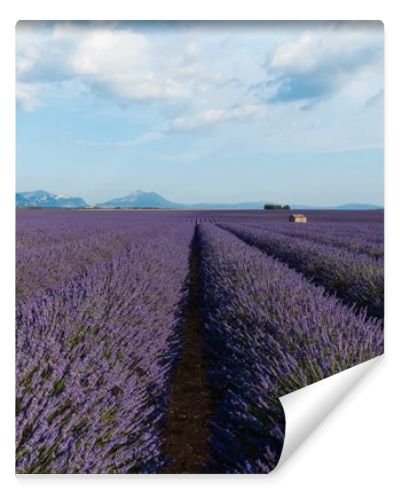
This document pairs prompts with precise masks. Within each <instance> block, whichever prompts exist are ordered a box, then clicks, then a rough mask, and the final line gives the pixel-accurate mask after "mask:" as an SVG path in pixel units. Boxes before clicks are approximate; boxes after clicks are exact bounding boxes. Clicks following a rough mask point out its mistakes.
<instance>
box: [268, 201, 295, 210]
mask: <svg viewBox="0 0 400 500" xmlns="http://www.w3.org/2000/svg"><path fill="white" fill-rule="evenodd" d="M282 209H285V210H290V207H289V205H278V204H276V203H266V204H265V205H264V210H282Z"/></svg>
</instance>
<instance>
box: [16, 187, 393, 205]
mask: <svg viewBox="0 0 400 500" xmlns="http://www.w3.org/2000/svg"><path fill="white" fill-rule="evenodd" d="M265 203H266V202H262V201H257V202H238V203H175V202H173V201H170V200H167V199H166V198H164V197H163V196H161V195H159V194H158V193H156V192H154V191H148V192H145V191H140V190H136V191H132V192H131V193H129V194H128V195H126V196H122V197H119V198H113V199H111V200H108V201H105V202H103V203H97V204H95V205H89V204H87V203H86V201H85V200H84V199H83V198H80V197H77V196H68V195H60V194H54V193H49V192H47V191H44V190H40V189H39V190H36V191H25V192H18V193H16V206H17V207H18V208H160V209H174V208H175V209H188V210H196V209H198V210H200V209H202V210H207V209H208V210H218V209H220V210H224V209H225V210H257V209H262V208H263V206H264V204H265ZM291 209H293V210H378V209H383V207H381V206H379V205H373V204H368V203H346V204H342V205H337V206H329V207H317V206H310V205H304V204H293V205H291Z"/></svg>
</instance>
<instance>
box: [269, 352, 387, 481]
mask: <svg viewBox="0 0 400 500" xmlns="http://www.w3.org/2000/svg"><path fill="white" fill-rule="evenodd" d="M382 360H383V355H381V356H378V357H376V358H374V359H371V360H369V361H366V362H364V363H361V364H360V365H357V366H354V367H352V368H349V369H347V370H344V371H343V372H340V373H337V374H336V375H332V376H331V377H328V378H326V379H324V380H321V381H319V382H316V383H314V384H311V385H309V386H307V387H304V388H302V389H299V390H298V391H295V392H292V393H290V394H286V395H285V396H282V397H281V398H279V400H280V402H281V404H282V406H283V410H284V413H285V420H286V425H285V441H284V444H283V449H282V453H281V456H280V459H279V462H278V464H277V466H276V467H275V469H274V470H273V471H272V474H277V473H279V471H280V470H281V469H282V468H283V467H284V466H285V465H286V463H287V462H288V460H289V459H290V458H291V457H292V456H293V455H294V454H295V453H296V451H297V450H298V449H299V448H300V447H301V445H302V444H303V443H304V441H306V439H307V438H308V437H309V436H310V435H311V434H312V433H313V432H314V430H316V429H317V427H318V426H319V425H320V424H321V423H322V422H323V421H324V420H325V419H326V417H327V416H328V415H329V414H330V413H331V412H332V411H333V410H334V409H335V408H336V407H337V406H338V405H339V404H340V402H341V401H342V400H343V399H345V398H346V396H347V395H348V394H349V393H350V392H351V391H352V390H353V389H354V388H355V387H356V386H357V385H358V383H359V382H360V381H361V380H362V379H363V378H364V377H365V376H366V374H367V373H368V372H370V371H371V370H372V369H373V368H375V367H376V365H377V364H378V363H380V362H381V361H382Z"/></svg>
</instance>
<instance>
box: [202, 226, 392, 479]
mask: <svg viewBox="0 0 400 500" xmlns="http://www.w3.org/2000/svg"><path fill="white" fill-rule="evenodd" d="M198 240H199V244H200V256H201V278H202V284H203V314H204V319H205V323H206V341H207V342H206V343H207V349H208V355H209V358H210V373H209V378H210V385H211V388H212V390H213V393H214V412H213V415H212V418H211V420H212V431H213V432H212V438H211V448H212V461H211V463H210V464H209V467H208V468H209V470H210V471H212V472H229V473H266V472H269V471H270V470H271V469H273V468H274V467H275V466H276V464H277V462H278V459H279V456H280V453H281V449H282V445H283V438H284V427H285V422H284V414H283V411H282V408H281V405H280V403H279V400H278V399H277V398H279V397H280V396H282V395H284V394H287V393H289V392H292V391H294V390H296V389H299V388H301V387H304V386H306V385H308V384H311V383H313V382H316V381H319V380H321V379H323V378H325V377H328V376H330V375H332V374H334V373H337V372H340V371H341V370H344V369H346V368H349V367H351V366H354V365H356V364H358V363H361V362H363V361H366V360H368V359H370V358H372V357H375V356H377V355H379V354H381V353H382V352H383V331H382V325H381V322H380V320H378V319H368V318H367V317H366V315H365V313H361V314H360V313H356V312H355V311H354V310H353V309H352V308H349V307H347V306H345V305H344V304H342V302H341V301H339V300H338V299H336V298H334V297H332V296H330V295H328V294H327V293H326V291H325V289H324V288H323V287H318V286H316V285H314V284H312V283H311V282H310V281H309V280H307V279H306V278H305V277H304V276H303V275H302V274H300V273H298V272H296V271H295V270H293V269H290V268H289V267H288V266H287V265H285V264H283V263H280V262H279V261H277V260H276V259H273V258H271V257H268V256H266V255H265V254H264V253H263V252H261V251H259V250H258V249H256V248H252V247H250V246H249V245H248V244H246V243H244V242H243V241H241V240H240V239H238V238H237V237H236V236H234V235H233V234H232V233H230V232H228V231H226V230H223V229H221V228H218V227H217V226H215V225H212V224H201V225H200V226H199V229H198Z"/></svg>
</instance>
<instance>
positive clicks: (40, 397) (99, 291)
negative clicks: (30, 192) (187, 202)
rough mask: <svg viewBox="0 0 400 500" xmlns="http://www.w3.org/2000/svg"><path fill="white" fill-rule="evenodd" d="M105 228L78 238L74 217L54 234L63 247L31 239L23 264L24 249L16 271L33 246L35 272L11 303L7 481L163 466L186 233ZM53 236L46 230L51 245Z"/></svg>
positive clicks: (159, 227) (188, 227) (24, 267)
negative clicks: (13, 396) (13, 330)
mask: <svg viewBox="0 0 400 500" xmlns="http://www.w3.org/2000/svg"><path fill="white" fill-rule="evenodd" d="M80 222H82V219H80ZM115 222H116V221H115V220H113V221H112V224H110V226H109V227H107V224H106V225H105V226H106V227H105V228H104V231H101V230H100V227H94V228H93V227H92V226H90V227H86V228H85V231H81V234H80V235H79V222H78V219H75V221H74V223H73V225H74V228H72V227H70V226H68V224H67V225H66V227H64V228H63V229H62V230H60V231H61V232H62V233H65V232H67V234H68V231H71V232H73V231H75V233H76V234H75V236H74V237H72V236H71V242H69V243H68V238H66V239H65V241H66V248H65V249H64V250H62V245H61V247H60V245H59V242H57V241H56V242H54V245H55V246H52V245H51V244H50V245H49V248H47V246H46V245H44V244H43V240H42V239H41V238H39V239H41V241H39V242H37V245H34V244H33V245H32V252H33V254H34V257H32V258H30V257H29V255H26V254H29V248H27V246H26V244H25V245H23V246H24V248H23V252H22V253H21V255H20V258H21V261H20V267H19V268H17V271H18V273H17V274H21V273H22V274H27V273H28V270H29V266H33V267H35V266H39V262H40V251H38V252H36V250H37V248H41V249H42V252H43V253H42V260H43V264H44V269H41V270H40V271H39V270H37V272H39V273H42V274H41V278H42V279H41V280H37V279H36V278H35V279H34V280H33V282H34V283H33V285H32V286H31V287H30V288H28V287H27V286H25V288H23V291H24V292H25V293H21V296H20V298H19V300H18V301H17V338H16V341H17V346H16V353H17V358H16V364H17V372H16V377H17V381H16V382H17V383H16V388H17V408H16V413H17V425H16V430H17V436H16V437H17V444H16V446H17V465H16V467H17V471H18V472H25V473H48V472H50V473H104V472H107V473H110V472H115V473H118V472H119V473H121V472H155V471H157V470H159V469H160V467H162V465H163V463H164V457H163V455H162V438H161V433H162V431H161V428H162V425H161V422H162V420H163V418H164V416H165V405H166V392H167V387H168V380H169V373H170V369H171V366H172V364H173V361H174V359H175V357H176V353H177V344H178V331H179V329H178V326H179V321H180V315H181V312H182V303H183V301H184V299H185V296H186V294H187V290H186V286H187V285H186V278H187V274H188V260H189V249H190V242H191V240H192V237H193V230H194V225H193V223H186V224H185V223H181V224H176V225H175V224H173V225H171V224H168V223H162V222H161V223H160V221H154V220H153V222H152V224H151V225H150V227H148V229H147V230H146V231H144V230H143V227H137V226H135V225H134V224H133V227H131V228H129V227H128V226H126V225H125V226H124V227H121V226H120V227H115ZM76 223H77V224H76ZM58 227H59V226H57V227H54V228H51V224H50V227H49V228H48V229H49V231H50V232H51V231H52V232H53V236H54V237H55V239H57V238H56V235H57V231H58V229H57V228H58ZM23 229H24V230H25V231H27V230H29V228H26V227H25V228H23ZM24 230H22V229H21V232H22V233H24ZM91 230H92V231H93V233H94V234H89V235H88V234H87V233H88V231H91ZM25 236H26V234H25ZM26 238H27V241H30V240H29V236H26ZM61 239H62V237H61ZM85 242H86V244H87V246H85ZM33 243H34V242H33ZM60 243H62V242H60ZM94 251H97V253H95V256H94V257H93V255H91V254H92V252H94ZM24 252H25V253H24ZM71 252H72V253H71ZM24 256H25V262H24V261H23V258H24ZM89 256H91V258H90V259H89ZM63 267H64V274H63V270H62V268H63ZM32 273H34V271H32V272H31V273H28V275H30V276H35V275H34V274H32ZM21 279H23V276H22V277H21ZM24 283H25V282H24ZM35 284H36V285H37V286H38V290H34V285H35ZM39 292H40V293H39Z"/></svg>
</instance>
